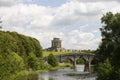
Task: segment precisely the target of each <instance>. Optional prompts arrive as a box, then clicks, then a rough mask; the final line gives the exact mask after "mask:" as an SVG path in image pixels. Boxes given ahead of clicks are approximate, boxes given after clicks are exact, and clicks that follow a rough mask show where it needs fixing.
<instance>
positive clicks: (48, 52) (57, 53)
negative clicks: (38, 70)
mask: <svg viewBox="0 0 120 80" xmlns="http://www.w3.org/2000/svg"><path fill="white" fill-rule="evenodd" d="M51 53H52V54H53V55H60V54H68V53H70V52H55V51H43V57H46V56H48V55H49V54H51Z"/></svg>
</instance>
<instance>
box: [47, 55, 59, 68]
mask: <svg viewBox="0 0 120 80" xmlns="http://www.w3.org/2000/svg"><path fill="white" fill-rule="evenodd" d="M48 64H50V65H51V66H53V67H55V66H58V60H57V58H56V57H55V56H54V55H53V54H49V56H48Z"/></svg>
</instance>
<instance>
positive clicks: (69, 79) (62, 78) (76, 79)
mask: <svg viewBox="0 0 120 80" xmlns="http://www.w3.org/2000/svg"><path fill="white" fill-rule="evenodd" d="M83 71H84V65H80V66H77V72H75V71H74V70H73V69H70V68H64V69H59V70H57V71H50V72H46V73H42V74H39V79H41V80H95V76H94V75H93V74H90V73H88V72H83Z"/></svg>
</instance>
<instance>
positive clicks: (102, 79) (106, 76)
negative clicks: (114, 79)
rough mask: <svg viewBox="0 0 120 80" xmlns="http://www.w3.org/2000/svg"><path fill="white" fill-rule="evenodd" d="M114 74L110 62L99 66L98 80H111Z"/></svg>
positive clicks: (107, 61)
mask: <svg viewBox="0 0 120 80" xmlns="http://www.w3.org/2000/svg"><path fill="white" fill-rule="evenodd" d="M111 72H112V65H111V64H110V62H109V60H108V59H107V60H105V61H104V62H103V63H99V64H98V73H99V74H98V80H111V78H110V75H111Z"/></svg>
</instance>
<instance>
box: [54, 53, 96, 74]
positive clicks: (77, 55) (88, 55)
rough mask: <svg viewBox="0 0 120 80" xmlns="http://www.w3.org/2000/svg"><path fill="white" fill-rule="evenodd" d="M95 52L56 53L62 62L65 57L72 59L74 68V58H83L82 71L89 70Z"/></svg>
mask: <svg viewBox="0 0 120 80" xmlns="http://www.w3.org/2000/svg"><path fill="white" fill-rule="evenodd" d="M94 56H95V54H93V53H70V54H62V55H57V56H56V57H57V59H58V61H59V62H61V63H62V62H64V61H65V60H66V59H70V60H71V61H72V64H73V67H74V70H76V60H77V59H79V58H83V59H84V62H85V63H84V64H85V68H84V71H89V72H90V71H91V61H92V60H93V58H94Z"/></svg>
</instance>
